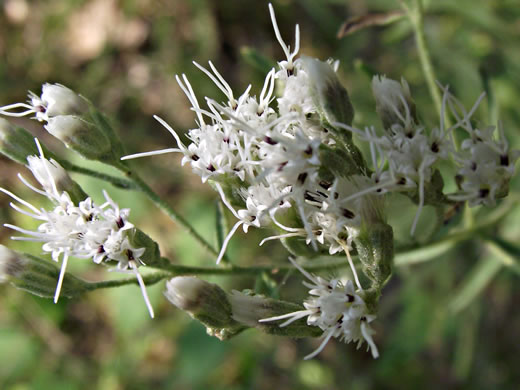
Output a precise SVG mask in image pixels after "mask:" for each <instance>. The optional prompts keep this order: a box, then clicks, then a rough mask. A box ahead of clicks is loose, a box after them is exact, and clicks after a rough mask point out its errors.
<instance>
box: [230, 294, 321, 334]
mask: <svg viewBox="0 0 520 390" xmlns="http://www.w3.org/2000/svg"><path fill="white" fill-rule="evenodd" d="M229 302H230V303H231V309H232V316H233V319H234V320H235V321H237V322H239V323H241V324H244V325H246V326H248V327H255V328H257V329H258V330H260V331H262V332H265V333H268V334H274V335H280V336H289V337H317V336H320V335H321V334H322V331H321V330H320V329H319V328H318V327H315V326H308V325H307V322H306V320H305V319H303V318H302V319H301V320H298V321H295V322H293V323H291V324H289V325H287V326H284V327H280V326H279V323H278V322H259V320H261V319H265V318H270V317H276V316H279V315H283V314H287V313H290V312H295V311H299V310H302V307H301V306H300V305H297V304H295V303H291V302H285V301H279V300H276V299H272V298H265V297H262V296H254V295H249V294H246V293H243V292H239V291H233V292H232V293H231V294H229Z"/></svg>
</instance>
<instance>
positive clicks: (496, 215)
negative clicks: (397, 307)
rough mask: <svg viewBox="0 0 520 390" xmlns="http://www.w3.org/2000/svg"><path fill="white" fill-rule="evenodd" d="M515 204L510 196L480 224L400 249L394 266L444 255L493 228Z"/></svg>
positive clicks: (516, 200)
mask: <svg viewBox="0 0 520 390" xmlns="http://www.w3.org/2000/svg"><path fill="white" fill-rule="evenodd" d="M517 202H518V199H517V197H516V196H514V195H513V194H512V195H511V198H510V199H509V200H508V202H504V203H503V204H502V205H501V206H500V207H498V208H497V209H496V210H494V211H493V212H492V213H491V214H490V215H488V216H487V218H486V219H485V220H483V221H482V222H480V223H475V224H473V225H471V226H469V227H467V228H466V229H463V230H455V231H451V232H450V233H448V235H447V236H446V237H444V238H441V239H439V240H435V241H433V242H429V243H427V244H423V245H420V246H413V247H408V248H401V250H399V251H398V252H397V253H396V256H395V265H396V266H398V267H399V266H404V265H410V264H416V263H421V262H424V261H429V260H432V259H434V258H437V257H438V256H440V255H441V254H442V253H445V252H446V251H447V250H449V249H450V248H453V247H454V246H455V245H456V244H457V243H459V242H462V241H466V240H471V239H473V238H475V237H476V235H477V233H479V232H480V231H482V230H485V229H488V228H490V227H493V226H495V225H496V224H497V223H498V222H499V221H500V220H501V219H502V218H504V217H505V216H506V215H507V214H508V213H509V211H510V210H511V208H512V207H513V206H514V205H515V204H516V203H517Z"/></svg>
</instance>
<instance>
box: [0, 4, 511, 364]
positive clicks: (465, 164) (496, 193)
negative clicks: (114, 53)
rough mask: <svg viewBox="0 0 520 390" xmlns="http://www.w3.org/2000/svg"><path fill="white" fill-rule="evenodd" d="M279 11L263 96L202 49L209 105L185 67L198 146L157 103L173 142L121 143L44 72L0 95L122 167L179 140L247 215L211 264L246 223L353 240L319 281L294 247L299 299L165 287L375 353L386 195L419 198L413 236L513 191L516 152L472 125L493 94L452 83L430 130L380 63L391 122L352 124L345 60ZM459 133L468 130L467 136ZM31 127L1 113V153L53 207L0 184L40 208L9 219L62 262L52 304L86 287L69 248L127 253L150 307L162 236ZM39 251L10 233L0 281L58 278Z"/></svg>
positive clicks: (182, 299)
mask: <svg viewBox="0 0 520 390" xmlns="http://www.w3.org/2000/svg"><path fill="white" fill-rule="evenodd" d="M269 10H270V13H271V20H272V23H273V27H274V32H275V35H276V38H277V40H278V42H279V43H280V45H281V47H282V49H283V51H284V53H285V59H284V60H282V61H280V62H279V63H278V66H277V67H276V68H273V69H271V70H270V71H269V72H268V73H267V75H266V77H265V81H264V84H263V87H262V88H261V92H260V94H259V95H258V96H256V95H253V94H252V93H251V89H252V87H251V86H249V87H247V88H246V90H245V91H244V92H243V93H242V94H240V95H236V94H235V93H234V92H233V90H232V88H231V86H230V85H229V84H228V83H227V81H226V80H225V79H224V78H223V77H222V75H221V74H220V73H219V71H218V70H217V69H216V67H215V66H214V65H213V64H212V63H211V62H209V69H207V68H205V67H203V66H201V65H199V64H197V63H194V64H195V66H196V67H197V68H199V69H200V70H201V71H202V72H203V73H204V74H205V75H206V76H208V77H209V78H210V79H211V80H212V81H213V82H214V83H215V85H216V86H217V87H218V88H219V89H220V91H222V93H223V94H224V96H225V100H224V101H223V102H218V101H216V100H214V99H210V98H206V99H205V100H206V106H205V107H201V105H200V104H199V101H198V99H197V96H196V95H195V92H194V91H193V88H192V86H191V84H190V82H189V81H188V79H187V77H186V76H185V75H184V74H183V75H182V76H177V77H176V79H177V82H178V84H179V86H180V88H181V89H182V91H183V92H184V93H185V94H186V96H187V98H188V100H189V102H190V104H191V106H192V110H193V111H194V112H195V115H196V118H197V119H196V122H197V127H195V128H193V129H191V130H189V131H188V133H187V138H188V139H189V143H188V144H185V143H183V142H182V140H181V138H180V137H179V135H178V134H177V133H176V132H175V131H174V130H173V129H172V128H171V127H170V126H169V125H168V124H167V123H166V122H165V121H164V120H163V119H161V118H159V117H155V118H156V119H157V120H158V121H159V122H160V123H161V124H162V125H163V126H164V127H165V128H166V129H167V130H168V131H169V132H170V133H171V135H172V136H173V138H174V139H175V142H176V144H177V145H176V147H173V148H167V149H161V150H156V151H151V152H144V153H138V154H133V155H127V156H124V157H122V156H123V155H124V152H123V147H122V145H121V143H120V141H119V139H118V138H117V137H116V136H115V134H114V132H113V130H112V128H111V127H110V125H109V123H108V121H107V120H106V119H105V117H104V116H103V115H102V114H101V113H100V112H99V111H97V110H96V109H95V108H94V107H93V106H92V104H91V103H90V102H89V101H88V100H86V99H85V98H84V97H82V96H80V95H77V94H76V93H74V92H73V91H71V90H70V89H68V88H67V87H64V86H62V85H59V84H44V85H43V87H42V94H41V96H37V95H36V94H34V93H30V94H29V100H28V101H27V102H26V103H15V104H10V105H6V106H3V107H0V114H2V115H7V116H12V117H20V116H26V115H33V114H34V118H35V119H36V120H38V121H40V122H44V124H45V125H44V126H45V128H46V129H47V131H48V132H49V133H51V134H52V135H54V136H55V137H57V138H59V139H60V140H61V141H63V142H64V143H65V145H66V146H67V147H69V148H71V149H73V150H75V151H77V152H78V153H80V154H81V155H82V156H84V157H86V158H89V159H93V160H97V161H101V162H104V163H107V164H110V165H113V166H116V167H118V168H120V169H122V168H125V167H126V165H125V164H124V163H121V161H120V160H126V159H132V158H137V157H144V156H152V155H157V154H163V153H170V152H176V153H181V154H182V156H183V158H182V165H185V164H186V163H189V164H190V165H191V168H192V170H193V172H194V173H196V174H197V175H198V176H200V177H201V179H202V181H203V182H209V183H210V184H211V185H212V186H213V187H214V188H215V190H216V191H217V192H218V194H219V196H220V198H221V200H222V202H223V204H224V205H225V206H226V207H227V208H228V209H229V210H230V212H231V213H232V214H233V216H234V217H236V219H237V221H236V223H235V224H234V226H233V227H232V228H231V229H230V231H229V233H228V235H227V237H225V239H224V240H223V243H222V247H221V249H220V252H219V254H218V256H217V259H216V262H217V264H218V263H219V262H220V261H221V260H222V259H223V257H224V255H225V252H226V249H227V246H228V244H229V242H230V240H231V238H232V237H233V235H234V234H235V233H236V231H237V230H238V229H239V228H242V230H243V231H244V232H246V233H247V231H248V230H249V228H250V227H256V228H271V229H274V230H275V231H276V233H275V235H273V236H270V237H267V238H265V239H264V240H263V241H262V242H261V243H260V245H262V244H263V243H264V242H266V241H269V240H274V239H280V240H281V242H282V243H283V244H284V245H285V247H286V248H287V249H288V250H289V251H290V252H291V254H293V255H296V256H301V257H307V258H312V257H315V256H317V255H320V254H329V255H335V254H338V253H344V254H345V255H346V257H347V260H348V262H349V265H350V267H351V270H352V277H353V280H348V279H324V278H322V277H319V276H316V275H313V274H310V273H308V272H307V271H305V270H304V269H303V268H302V267H301V266H300V265H298V264H297V263H296V262H294V261H292V260H291V261H292V263H293V265H294V267H296V268H297V269H298V270H299V271H300V272H301V273H302V274H303V275H304V276H305V277H306V278H307V279H308V280H309V282H304V285H305V286H306V287H308V288H309V297H308V298H307V300H306V301H305V302H304V303H303V308H302V307H301V306H300V305H297V304H293V303H289V302H283V301H277V300H274V299H270V298H265V297H263V296H255V295H251V294H248V293H241V292H236V291H234V292H233V293H231V294H228V293H226V292H224V291H223V290H222V289H221V288H220V287H218V286H216V285H213V284H210V283H207V282H204V281H201V280H199V279H197V278H194V277H177V278H174V279H172V280H171V281H170V282H168V283H167V291H166V293H165V295H166V297H167V298H168V299H169V300H170V301H171V302H172V303H173V304H175V305H176V306H178V307H179V308H181V309H183V310H185V311H187V312H189V313H190V315H191V316H192V317H194V318H196V319H197V320H199V321H201V322H203V323H204V324H205V325H206V326H207V327H208V330H209V331H210V333H212V334H214V335H216V336H217V337H220V338H222V339H224V338H228V337H231V336H232V335H234V334H237V333H238V332H240V331H242V330H244V329H246V328H247V327H256V328H258V329H261V330H263V331H265V332H267V333H271V334H281V335H287V336H295V337H302V336H317V335H320V336H321V337H322V339H323V340H322V342H321V344H320V345H319V347H318V348H317V349H316V350H315V351H314V352H313V353H311V354H309V355H308V356H306V359H310V358H313V357H314V356H316V355H317V354H319V353H320V352H321V351H322V350H323V349H324V348H325V346H326V344H327V343H328V342H329V340H330V339H331V338H337V339H339V340H341V341H344V342H347V343H349V342H354V343H357V345H358V348H359V347H360V346H361V345H362V344H363V343H365V342H366V343H367V345H368V349H369V350H370V351H371V353H372V356H373V357H374V358H377V357H378V350H377V347H376V345H375V343H374V340H373V338H372V336H373V334H374V330H373V329H372V327H371V323H372V322H373V321H374V320H375V319H376V312H377V303H378V302H377V301H378V299H379V296H380V295H381V290H382V288H383V286H384V285H385V283H386V282H387V280H388V279H389V277H390V275H391V272H392V260H393V230H392V227H391V226H389V225H388V224H387V223H386V218H385V207H384V206H385V194H387V193H389V192H399V193H403V194H405V195H407V196H408V197H409V198H410V199H411V200H412V201H413V202H414V203H415V204H417V205H418V208H417V213H416V216H415V218H414V221H413V223H412V226H411V234H412V235H413V234H414V232H415V230H416V227H417V224H418V221H419V217H420V215H421V211H422V209H423V207H424V206H425V205H431V206H434V207H436V208H437V209H438V210H440V211H441V213H442V211H443V210H444V206H446V205H448V204H450V203H453V202H461V201H468V203H469V205H470V206H473V205H480V204H484V205H493V204H494V203H495V200H496V199H498V198H501V197H504V196H506V195H507V193H508V187H509V181H510V179H511V177H512V175H513V173H514V165H515V162H516V160H517V159H518V158H519V157H520V151H515V150H510V148H509V144H508V142H507V140H506V139H505V136H504V132H503V129H502V127H501V126H499V127H498V137H496V136H495V130H496V129H495V127H493V126H488V127H474V124H473V123H472V120H471V119H472V116H473V114H474V113H475V111H476V109H477V107H478V105H479V104H480V102H481V100H482V98H483V96H484V95H482V96H481V97H479V99H478V100H477V102H476V103H475V105H474V106H473V107H472V109H471V110H469V111H466V110H465V109H464V107H463V106H462V104H461V103H460V102H459V101H458V100H457V99H455V98H454V97H453V95H451V94H450V93H449V91H448V88H443V92H444V94H443V99H442V107H441V112H440V124H439V126H437V127H434V128H432V129H431V130H429V129H427V128H426V126H425V125H423V124H422V123H421V122H420V121H419V119H418V115H417V113H416V107H415V104H414V101H413V99H412V96H411V93H410V88H409V86H408V84H407V82H406V81H405V80H404V79H403V80H401V82H398V81H395V80H391V79H388V78H386V77H384V76H375V77H374V79H373V81H372V90H373V93H374V96H375V99H376V112H377V114H378V116H379V117H380V119H381V122H382V126H383V130H382V131H381V132H378V131H376V129H375V127H373V126H368V127H365V128H364V129H363V130H361V129H359V128H356V127H354V126H353V125H352V121H353V117H354V110H353V107H352V104H351V102H350V98H349V95H348V93H347V90H346V89H345V88H344V87H343V86H342V85H341V83H340V82H339V79H338V77H337V74H336V72H337V69H338V66H339V63H338V62H337V61H333V60H328V61H320V60H317V59H314V58H308V57H305V56H301V57H299V58H297V57H298V52H299V46H300V42H299V41H300V33H299V28H298V26H296V30H295V44H294V48H293V49H291V48H290V47H289V46H288V45H287V44H286V43H285V42H284V40H283V39H282V37H281V34H280V31H279V28H278V25H277V22H276V18H275V15H274V10H273V7H272V6H271V5H269ZM450 115H451V116H452V117H453V118H454V119H455V121H456V123H455V124H454V125H450V126H448V125H447V124H446V121H445V117H448V116H450ZM455 132H459V133H463V132H465V134H466V135H467V136H466V137H465V139H464V140H463V141H462V143H461V145H460V147H459V145H458V144H457V142H456V140H455V136H454V133H455ZM354 136H355V137H357V140H358V141H360V142H366V143H367V149H369V150H370V156H369V157H368V158H364V156H363V154H362V153H361V151H360V149H358V148H357V146H356V145H355V143H354V141H353V137H354ZM31 140H32V138H31V137H30V136H29V135H28V133H27V132H25V131H24V130H23V129H19V128H15V127H14V126H12V125H11V124H9V123H8V122H7V121H5V120H3V119H0V146H1V148H0V149H1V151H2V153H4V154H6V155H7V156H8V157H10V158H12V159H14V160H16V161H19V162H22V163H24V164H25V163H26V162H27V164H28V168H29V169H30V170H31V172H32V173H33V175H34V177H35V178H36V180H37V181H38V182H39V184H40V186H41V189H40V188H36V187H34V186H33V185H32V184H30V183H29V182H28V181H27V180H25V179H24V178H23V177H22V176H21V175H19V178H20V180H21V181H22V182H23V183H24V184H25V185H26V186H27V187H29V188H30V189H32V190H33V191H35V192H36V193H38V194H40V195H43V196H45V197H46V198H47V199H49V200H50V201H51V202H52V204H53V206H52V207H51V208H49V209H45V208H41V209H38V208H37V207H35V206H34V205H33V204H31V203H29V202H27V201H25V200H23V199H21V198H20V197H18V196H16V195H15V194H13V193H11V192H9V191H7V190H6V189H3V188H0V191H1V192H3V193H5V194H7V195H8V196H10V197H11V198H13V199H14V200H15V201H16V202H17V203H11V207H13V208H14V209H15V210H16V211H18V212H20V213H22V214H24V215H27V216H30V217H32V218H34V219H36V220H38V221H40V222H41V224H40V225H39V227H38V228H37V229H36V230H35V231H31V230H26V229H23V228H21V227H18V226H15V225H10V224H6V225H5V226H6V227H8V228H10V229H12V230H15V231H17V232H19V233H21V234H23V236H22V237H12V238H13V239H15V240H26V241H37V242H41V243H42V244H43V246H42V248H43V250H44V251H45V252H47V253H50V254H51V255H52V258H53V260H55V261H56V262H58V261H60V260H61V263H62V264H61V269H60V271H59V275H58V283H57V286H56V288H55V292H54V300H55V302H56V301H57V300H58V298H59V296H60V293H61V291H64V292H65V295H66V296H73V295H74V294H75V291H83V290H85V289H86V287H85V286H84V285H82V284H81V283H82V281H79V280H77V279H75V278H73V277H71V276H69V275H66V272H65V271H66V267H67V262H68V260H69V257H78V258H88V259H92V260H93V261H94V262H95V263H97V264H100V263H117V267H116V268H117V269H118V270H120V271H123V272H130V273H133V274H135V276H136V278H137V280H138V282H139V285H140V287H141V290H142V293H143V297H144V300H145V302H146V305H147V307H148V309H149V312H150V315H151V316H152V317H153V309H152V307H151V305H150V302H149V299H148V296H147V294H146V290H145V286H144V281H143V278H142V277H141V275H140V273H139V272H138V267H139V266H141V265H143V264H144V262H148V261H155V260H157V259H158V256H159V255H158V250H156V244H155V243H153V242H152V243H153V245H155V251H156V252H157V253H154V251H153V250H151V249H150V250H149V248H152V246H150V247H148V246H147V245H145V243H146V242H151V240H150V239H149V238H148V241H147V236H146V238H143V237H145V235H144V233H142V232H140V231H139V230H138V229H136V228H135V227H134V225H133V224H131V223H130V222H129V221H128V216H129V210H128V209H120V208H119V206H118V205H117V204H116V203H115V202H114V201H113V200H112V199H111V198H110V197H109V196H108V194H107V193H106V192H103V193H104V197H105V202H104V203H103V204H101V205H97V204H95V203H94V202H93V201H92V199H91V198H90V197H89V196H88V195H87V194H86V193H85V192H84V191H83V190H82V189H81V188H80V187H79V185H77V184H76V183H75V182H74V181H73V180H72V179H71V178H70V177H69V175H68V174H67V172H66V171H65V169H64V168H63V167H62V166H61V165H60V164H59V163H58V162H57V161H55V160H54V159H47V158H45V156H44V150H43V149H42V147H41V146H40V144H39V142H38V141H36V150H35V147H34V144H33V143H32V141H31ZM27 156H29V157H28V158H26V157H27ZM442 160H444V161H451V162H453V163H454V164H455V166H456V170H457V176H456V178H455V181H456V184H457V185H458V191H457V192H455V193H452V194H444V193H443V186H444V180H443V178H442V176H441V174H440V171H439V170H438V169H436V164H437V163H438V162H439V161H442ZM351 252H355V253H356V254H357V257H358V260H359V262H360V264H361V268H362V270H363V273H364V275H365V276H366V279H368V282H367V283H370V285H369V286H366V287H365V288H364V287H363V286H362V284H361V282H360V279H359V277H358V274H357V271H356V267H355V265H354V262H353V260H352V258H351ZM159 260H160V259H159ZM35 264H36V263H35V262H34V259H33V258H31V257H24V256H22V255H19V254H17V253H15V252H12V251H10V250H8V249H7V248H5V247H3V246H0V281H3V280H5V279H12V280H16V281H17V282H16V283H18V286H21V287H22V288H27V289H29V290H31V291H35V288H36V289H38V288H40V290H41V291H40V292H41V293H42V295H45V294H47V287H38V286H36V287H34V286H33V285H32V284H31V285H30V286H29V287H27V285H25V284H24V283H25V282H26V280H33V281H34V280H40V279H41V280H43V279H45V280H47V279H49V277H51V278H52V276H53V275H54V274H55V273H56V272H57V271H56V270H57V268H53V266H52V267H51V266H48V265H35ZM23 275H29V276H28V277H24V276H23ZM34 275H36V276H34ZM42 278H43V279H42ZM83 283H84V282H83ZM42 286H43V284H42ZM282 320H284V321H283V322H282V323H279V321H282Z"/></svg>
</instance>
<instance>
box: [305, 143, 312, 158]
mask: <svg viewBox="0 0 520 390" xmlns="http://www.w3.org/2000/svg"><path fill="white" fill-rule="evenodd" d="M303 153H305V154H306V155H308V156H310V155H312V147H311V145H309V146H307V149H305V150H304V151H303Z"/></svg>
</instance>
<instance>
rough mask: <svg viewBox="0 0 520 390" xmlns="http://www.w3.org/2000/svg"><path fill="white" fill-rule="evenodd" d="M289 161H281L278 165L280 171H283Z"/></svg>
mask: <svg viewBox="0 0 520 390" xmlns="http://www.w3.org/2000/svg"><path fill="white" fill-rule="evenodd" d="M288 163H289V161H284V162H283V163H281V164H280V165H278V169H277V171H278V172H281V171H282V169H283V167H285V166H286V165H287V164H288Z"/></svg>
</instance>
